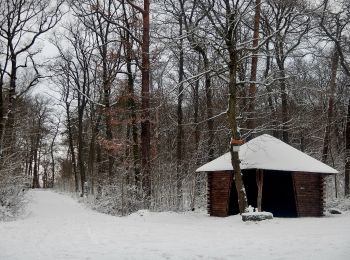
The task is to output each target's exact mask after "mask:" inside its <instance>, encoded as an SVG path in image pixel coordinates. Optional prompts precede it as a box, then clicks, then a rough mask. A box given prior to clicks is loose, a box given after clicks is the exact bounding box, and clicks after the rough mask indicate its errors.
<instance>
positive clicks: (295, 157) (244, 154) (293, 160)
mask: <svg viewBox="0 0 350 260" xmlns="http://www.w3.org/2000/svg"><path fill="white" fill-rule="evenodd" d="M239 157H240V160H241V169H265V170H277V171H295V172H298V171H299V172H310V173H329V174H336V173H338V171H337V170H335V169H333V168H332V167H329V166H328V165H326V164H324V163H322V162H320V161H318V160H316V159H314V158H312V157H311V156H309V155H307V154H305V153H303V152H301V151H299V150H297V149H295V148H294V147H292V146H290V145H288V144H286V143H284V142H282V141H281V140H279V139H277V138H275V137H273V136H270V135H267V134H264V135H261V136H259V137H256V138H254V139H252V140H250V141H249V142H247V143H245V144H243V145H242V146H241V148H240V151H239ZM232 169H233V168H232V164H231V155H230V153H226V154H224V155H222V156H220V157H219V158H217V159H215V160H213V161H211V162H209V163H207V164H205V165H203V166H201V167H199V168H198V169H197V170H196V172H211V171H232Z"/></svg>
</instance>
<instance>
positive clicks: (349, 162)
mask: <svg viewBox="0 0 350 260" xmlns="http://www.w3.org/2000/svg"><path fill="white" fill-rule="evenodd" d="M344 186H345V196H349V194H350V187H349V186H350V98H349V102H348V113H347V115H346V129H345V181H344Z"/></svg>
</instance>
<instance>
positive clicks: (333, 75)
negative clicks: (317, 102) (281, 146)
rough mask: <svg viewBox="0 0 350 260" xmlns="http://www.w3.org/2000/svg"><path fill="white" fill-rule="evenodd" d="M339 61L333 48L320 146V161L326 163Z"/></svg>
mask: <svg viewBox="0 0 350 260" xmlns="http://www.w3.org/2000/svg"><path fill="white" fill-rule="evenodd" d="M338 63H339V53H338V52H337V51H336V50H335V51H334V53H333V57H332V63H331V77H330V82H329V90H328V110H327V125H326V129H325V134H324V139H323V148H322V162H324V163H326V162H327V158H328V150H329V146H330V142H331V129H332V123H333V122H332V121H333V111H334V95H335V89H336V84H337V70H338Z"/></svg>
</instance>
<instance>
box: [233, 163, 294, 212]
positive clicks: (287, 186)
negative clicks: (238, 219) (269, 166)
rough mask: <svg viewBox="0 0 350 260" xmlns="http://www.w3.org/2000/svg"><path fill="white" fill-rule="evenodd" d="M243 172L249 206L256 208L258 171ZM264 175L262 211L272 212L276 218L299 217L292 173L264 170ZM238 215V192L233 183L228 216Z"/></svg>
mask: <svg viewBox="0 0 350 260" xmlns="http://www.w3.org/2000/svg"><path fill="white" fill-rule="evenodd" d="M242 172H243V181H244V184H245V188H246V193H247V199H248V204H249V205H250V206H252V207H254V208H256V207H257V195H258V188H257V185H256V170H255V169H253V170H243V171H242ZM263 174H264V180H263V194H262V210H263V211H268V212H271V213H272V214H273V215H274V216H275V217H297V211H296V203H295V196H294V187H293V178H292V173H291V172H281V171H268V170H264V171H263ZM238 213H239V208H238V202H237V191H236V187H235V184H234V182H232V186H231V191H230V202H229V210H228V214H229V215H235V214H238Z"/></svg>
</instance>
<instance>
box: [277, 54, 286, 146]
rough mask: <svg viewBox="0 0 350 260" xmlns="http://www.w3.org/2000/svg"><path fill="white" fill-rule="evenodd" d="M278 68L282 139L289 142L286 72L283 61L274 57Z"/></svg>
mask: <svg viewBox="0 0 350 260" xmlns="http://www.w3.org/2000/svg"><path fill="white" fill-rule="evenodd" d="M276 60H277V65H278V69H279V85H280V89H281V102H282V104H281V118H282V122H281V123H282V140H283V141H284V142H285V143H287V144H288V143H289V132H288V128H289V127H288V124H289V114H288V94H287V83H286V72H285V68H284V61H283V60H281V59H279V58H276Z"/></svg>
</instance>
